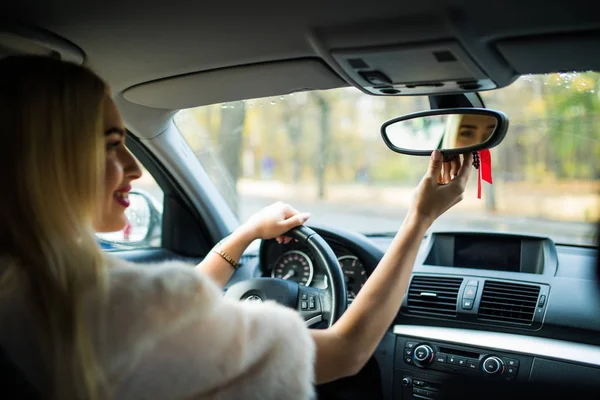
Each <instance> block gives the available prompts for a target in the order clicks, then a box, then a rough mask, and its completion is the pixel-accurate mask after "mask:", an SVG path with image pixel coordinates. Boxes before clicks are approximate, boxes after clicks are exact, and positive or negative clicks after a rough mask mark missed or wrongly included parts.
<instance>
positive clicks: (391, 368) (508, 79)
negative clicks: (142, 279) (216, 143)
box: [0, 0, 600, 400]
mask: <svg viewBox="0 0 600 400" xmlns="http://www.w3.org/2000/svg"><path fill="white" fill-rule="evenodd" d="M0 21H1V22H0V57H5V56H8V55H12V54H41V55H47V56H50V57H55V58H59V59H62V60H67V61H71V62H75V63H78V64H85V65H87V66H90V67H91V68H92V69H93V70H94V71H96V72H97V73H98V74H99V75H100V76H101V77H102V78H103V79H105V80H106V82H108V83H109V84H110V86H111V88H112V91H113V93H112V94H113V97H114V98H115V101H116V103H117V105H118V107H119V109H120V111H121V113H122V115H123V118H124V120H125V123H126V126H127V129H128V137H127V145H128V147H129V148H130V150H131V151H132V153H133V154H134V155H135V157H136V158H137V159H138V160H139V161H140V163H141V164H142V165H143V166H144V168H145V169H146V170H147V172H148V173H149V174H150V175H151V176H152V178H153V179H154V180H155V181H156V184H157V185H158V186H159V187H160V190H161V193H162V196H163V197H162V200H161V201H160V203H161V204H160V206H157V207H156V208H152V220H153V221H155V222H156V221H159V220H160V219H161V220H162V221H161V222H160V223H159V222H156V224H158V225H156V226H154V227H153V228H152V230H153V231H155V230H158V231H160V238H161V239H160V240H159V241H158V242H157V241H156V240H155V241H154V242H153V245H152V246H149V247H145V246H139V247H131V248H120V249H119V248H111V249H109V250H110V251H114V254H116V255H117V256H119V257H123V258H125V259H127V260H131V261H140V262H149V261H152V262H155V261H156V262H158V261H161V260H172V259H181V260H184V261H188V262H190V264H196V263H198V262H200V261H201V260H202V259H203V257H204V256H205V255H206V254H208V252H209V251H210V249H211V248H212V247H213V246H214V245H215V244H216V243H217V242H218V241H219V240H221V239H222V238H223V237H225V236H227V235H228V234H230V233H231V232H232V231H233V230H234V229H235V228H236V227H237V226H238V225H239V222H240V221H239V218H238V215H237V214H236V213H235V212H234V210H232V208H231V207H230V206H229V205H228V203H227V201H226V200H225V198H224V196H223V195H222V191H220V190H218V189H217V188H216V186H215V183H214V179H212V178H211V171H210V170H208V169H207V168H206V165H205V164H203V163H201V162H200V161H199V160H198V158H197V157H195V153H194V151H193V150H192V149H191V147H190V144H189V140H186V139H188V136H186V135H182V133H181V132H180V129H179V127H178V124H176V121H175V119H176V118H177V114H178V112H179V111H180V110H185V109H191V108H196V107H202V106H210V105H220V104H229V103H230V102H237V101H241V100H246V99H258V98H267V97H276V98H278V97H279V96H287V95H289V94H293V93H303V92H311V91H323V90H330V89H335V90H337V89H339V88H348V87H351V88H352V87H353V88H355V89H356V90H358V91H359V92H360V94H361V95H364V96H374V97H381V98H384V97H385V98H391V99H394V98H399V97H404V96H409V97H411V98H415V99H417V98H418V99H421V100H423V103H422V104H423V105H424V106H423V108H422V109H420V110H414V111H426V110H427V109H432V110H442V111H443V110H444V109H461V110H463V112H464V110H465V109H469V108H472V109H475V110H480V109H485V108H486V107H485V101H484V100H485V99H486V97H485V96H486V93H495V91H498V92H499V91H501V90H503V88H507V89H508V88H510V86H511V85H513V84H515V82H516V81H517V80H518V79H519V78H520V77H527V76H529V75H530V74H550V73H564V72H580V71H581V72H585V71H600V52H598V48H599V47H598V44H599V43H600V14H599V13H598V9H597V6H596V5H594V4H592V3H590V2H589V1H584V0H572V1H570V2H558V1H554V0H547V1H543V2H542V1H537V0H520V1H514V0H510V1H502V2H482V1H474V0H425V1H418V2H408V1H389V0H373V1H370V2H367V3H363V2H337V1H313V0H306V1H302V2H274V1H265V2H244V1H237V0H233V1H228V2H221V3H216V2H215V3H211V4H207V3H205V2H191V1H181V0H173V1H168V2H167V1H152V0H151V1H139V0H121V1H118V2H117V1H112V0H105V1H102V2H99V1H88V2H80V1H73V0H61V1H57V0H46V1H38V0H25V1H20V2H9V1H7V2H4V3H2V5H0ZM3 78H6V77H3ZM217 107H218V108H220V106H217ZM261 107H262V104H261ZM266 107H269V106H266ZM498 111H499V112H502V111H503V110H502V109H499V110H498ZM179 115H181V114H179ZM397 116H400V114H398V115H397ZM553 117H556V118H559V119H560V118H561V116H560V115H556V116H553ZM596 121H597V122H599V123H600V120H596ZM384 122H385V121H384V120H381V121H379V123H380V124H383V123H384ZM511 122H512V121H511V119H510V115H509V117H508V122H506V123H505V125H506V126H503V129H504V128H505V132H504V133H503V134H502V135H501V136H502V137H498V138H497V140H495V142H494V143H493V145H494V146H496V148H497V149H500V148H502V146H503V143H501V142H502V139H503V138H504V140H505V141H508V140H509V139H510V138H511V133H513V132H511V128H510V123H511ZM596 132H599V131H596ZM366 134H368V135H371V136H372V137H376V138H377V140H379V141H381V137H380V132H379V131H377V130H375V131H373V132H366ZM516 134H517V133H515V135H516ZM184 136H185V137H184ZM384 136H385V135H384ZM390 140H391V139H390ZM599 140H600V136H598V133H596V137H595V139H594V141H593V142H591V143H593V145H594V146H596V148H597V146H598V143H599V142H598V141H599ZM382 143H383V142H382ZM389 145H390V144H389V143H388V146H389ZM382 146H383V144H382ZM385 150H386V151H389V152H390V154H391V153H392V151H391V150H388V149H385ZM392 150H394V149H392ZM396 150H398V149H396ZM422 150H425V149H422ZM400 152H402V151H401V149H400ZM426 153H427V154H429V153H430V150H429V151H428V152H427V151H426ZM398 157H411V156H408V155H404V156H400V155H398ZM412 157H415V158H418V155H417V156H412ZM586 162H587V164H590V165H596V164H597V163H598V159H597V158H593V157H590V158H588V159H587V160H586ZM275 168H277V167H275ZM422 171H424V170H423V169H422ZM422 171H421V172H422ZM421 172H419V173H421ZM596 179H597V177H596ZM596 187H598V186H596ZM486 194H487V193H486V192H484V197H485V196H486ZM595 201H596V203H595V204H596V207H598V202H597V201H598V198H597V197H595ZM292 204H293V202H292ZM526 206H527V205H526V204H525V205H523V207H526ZM532 206H533V207H535V205H532ZM307 211H310V210H307ZM158 213H160V214H161V217H160V218H158V217H156V216H157V215H158ZM397 222H398V225H399V224H400V223H401V220H398V221H397ZM593 226H595V224H594V225H593ZM558 229H560V228H558ZM290 236H292V237H293V238H295V239H296V240H295V241H292V242H290V243H289V244H286V245H281V244H278V243H277V242H276V241H274V240H265V241H262V242H260V243H254V244H253V245H252V246H251V247H250V248H248V250H247V251H246V253H245V254H244V255H243V257H242V259H241V261H240V265H241V267H240V268H239V269H238V270H237V271H236V273H235V274H234V276H233V277H232V279H231V281H230V282H229V283H228V285H227V286H226V288H225V290H226V293H225V296H229V297H232V298H237V299H239V300H244V299H246V298H247V297H248V296H249V294H251V293H263V294H264V293H267V295H266V297H267V298H268V297H269V296H268V293H270V292H269V291H275V292H277V291H279V290H285V291H286V292H285V294H286V296H288V297H287V300H289V301H288V303H287V305H289V306H290V307H293V308H295V309H298V311H299V312H300V313H301V314H302V316H303V317H304V318H305V320H306V321H307V325H308V326H311V327H313V328H326V327H327V326H331V324H332V323H333V322H335V320H336V319H337V318H339V316H340V315H341V314H342V313H343V312H344V311H345V309H346V308H347V307H349V306H350V305H351V304H352V301H353V300H354V298H355V296H356V294H357V293H358V291H359V290H360V288H361V286H362V284H364V282H365V281H366V280H367V279H368V277H369V275H370V273H372V271H373V270H374V269H375V267H376V266H377V264H378V262H379V261H380V260H381V258H382V257H383V255H384V253H385V251H386V249H387V248H388V246H389V245H390V243H391V241H392V239H393V235H388V234H371V235H367V234H365V232H364V231H361V232H359V231H355V230H352V229H347V227H344V226H336V225H335V224H331V223H321V221H309V222H308V224H307V227H304V228H302V229H298V230H296V231H294V232H291V233H290ZM596 257H597V242H594V241H592V242H590V243H567V242H566V241H561V242H557V241H556V240H554V239H553V237H552V236H551V235H549V234H545V233H544V232H543V231H538V232H537V233H536V234H535V235H533V234H529V233H519V232H516V231H514V232H509V233H507V232H501V231H494V230H493V229H492V230H490V229H487V230H484V229H482V230H478V229H475V228H473V229H451V227H445V228H444V229H443V230H432V231H431V232H429V233H428V235H427V236H426V237H425V238H424V240H423V242H422V245H421V248H420V250H419V253H418V256H417V260H416V262H415V265H414V270H413V274H412V278H411V281H410V284H409V288H408V291H407V293H406V294H405V297H404V301H403V305H402V308H401V309H400V310H399V312H398V315H397V317H396V319H395V321H394V322H393V324H392V325H391V326H390V327H389V330H388V332H387V334H386V335H385V337H384V338H383V340H382V341H381V343H380V344H379V347H378V349H377V350H376V352H375V354H374V355H373V357H372V359H371V360H370V361H369V362H368V363H367V365H366V366H365V367H364V368H363V369H362V370H361V371H360V372H359V373H358V374H356V375H355V376H352V377H348V378H344V379H341V380H339V381H336V382H332V383H329V384H325V385H321V386H319V387H317V392H318V395H319V398H332V399H357V398H369V399H378V398H379V399H406V400H410V399H435V398H437V397H438V395H439V389H440V385H441V383H442V382H443V381H444V380H445V379H447V378H448V377H451V376H461V377H465V378H467V379H468V378H469V377H472V378H473V379H475V378H485V379H489V380H490V381H493V382H495V383H503V382H505V383H506V384H509V383H511V382H518V383H540V384H545V383H548V384H550V383H556V382H563V383H565V384H568V385H572V386H573V387H580V386H586V385H593V386H594V388H595V389H596V390H597V391H599V392H600V285H598V283H597V280H598V277H597V276H596V269H595V267H596ZM290 277H294V279H293V280H294V281H295V282H296V283H298V285H296V286H293V287H292V286H289V285H288V286H281V285H280V286H277V287H275V286H276V285H279V283H277V282H283V281H284V280H287V279H288V278H290ZM274 278H283V279H274ZM273 282H276V283H273ZM286 282H287V281H286ZM277 293H279V292H277ZM0 358H2V363H0V374H2V376H0V381H6V382H13V384H17V382H20V383H19V384H18V386H19V387H21V388H22V390H23V393H25V394H24V395H23V397H22V398H25V396H26V393H27V391H28V390H29V389H28V385H27V382H23V381H21V380H20V379H21V378H20V377H19V374H18V371H15V368H14V366H13V365H11V363H10V360H9V359H8V358H7V357H0ZM467 382H468V380H467ZM1 397H4V395H1Z"/></svg>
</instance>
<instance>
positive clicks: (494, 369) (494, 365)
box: [481, 356, 504, 375]
mask: <svg viewBox="0 0 600 400" xmlns="http://www.w3.org/2000/svg"><path fill="white" fill-rule="evenodd" d="M481 368H482V369H483V372H485V373H486V374H488V375H502V374H503V373H504V361H502V359H501V358H499V357H496V356H490V357H488V358H486V359H484V360H483V363H482V367H481Z"/></svg>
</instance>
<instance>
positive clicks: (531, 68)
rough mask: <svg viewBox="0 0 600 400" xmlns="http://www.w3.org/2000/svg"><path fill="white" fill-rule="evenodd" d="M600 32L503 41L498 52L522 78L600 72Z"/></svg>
mask: <svg viewBox="0 0 600 400" xmlns="http://www.w3.org/2000/svg"><path fill="white" fill-rule="evenodd" d="M599 44H600V32H599V31H594V32H585V33H577V34H563V35H544V36H534V37H523V38H514V39H506V40H501V41H498V42H497V43H496V48H497V49H498V51H499V52H500V53H501V54H502V56H503V57H504V58H505V59H506V60H507V61H508V63H509V64H510V65H511V66H512V67H513V68H514V69H515V71H517V72H518V73H519V74H538V73H547V72H561V71H573V70H577V71H589V70H595V71H600V53H599V52H598V46H599Z"/></svg>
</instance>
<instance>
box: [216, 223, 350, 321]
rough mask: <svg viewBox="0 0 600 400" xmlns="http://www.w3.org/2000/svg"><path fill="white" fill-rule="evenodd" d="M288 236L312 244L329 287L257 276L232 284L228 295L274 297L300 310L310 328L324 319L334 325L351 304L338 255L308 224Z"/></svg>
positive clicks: (253, 298) (256, 299)
mask: <svg viewBox="0 0 600 400" xmlns="http://www.w3.org/2000/svg"><path fill="white" fill-rule="evenodd" d="M285 236H288V237H291V238H292V239H296V240H298V242H300V243H301V244H304V245H306V246H307V247H308V250H309V251H310V252H311V254H312V255H313V257H314V259H315V262H316V263H317V265H318V266H319V267H320V268H321V269H322V270H323V271H324V272H325V275H326V276H327V279H328V282H329V285H328V288H327V289H317V288H312V287H309V286H302V285H299V284H298V283H296V282H292V281H288V280H283V279H279V278H255V279H248V280H246V281H242V282H238V283H236V284H234V285H232V286H230V287H229V289H228V290H227V292H226V293H225V297H228V298H232V299H236V300H240V301H248V302H252V301H254V302H263V301H265V300H274V301H276V302H277V303H279V304H282V305H284V306H287V307H290V308H293V309H296V310H297V311H298V312H299V313H300V315H301V316H302V317H303V318H304V321H305V323H306V326H309V327H310V326H313V325H315V324H317V323H319V322H321V321H326V322H327V326H328V327H329V326H331V325H333V323H334V322H335V321H337V320H338V318H339V317H340V316H341V315H342V314H343V313H344V311H346V305H347V295H346V281H345V279H344V273H343V272H342V269H341V268H340V264H339V263H338V260H337V257H336V256H335V254H334V253H333V250H331V247H329V245H328V244H327V242H326V241H325V240H324V239H323V238H322V237H321V236H320V235H319V234H317V233H316V232H315V231H313V230H312V229H310V228H308V227H306V226H299V227H296V228H294V229H292V230H290V231H289V232H287V233H286V234H285Z"/></svg>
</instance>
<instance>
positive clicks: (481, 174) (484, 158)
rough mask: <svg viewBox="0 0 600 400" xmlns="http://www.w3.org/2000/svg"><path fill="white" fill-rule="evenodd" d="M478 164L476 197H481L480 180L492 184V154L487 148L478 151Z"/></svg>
mask: <svg viewBox="0 0 600 400" xmlns="http://www.w3.org/2000/svg"><path fill="white" fill-rule="evenodd" d="M479 160H480V166H479V169H478V170H477V198H478V199H481V180H482V179H483V180H484V181H486V182H487V183H489V184H490V185H491V184H492V154H491V153H490V151H489V150H488V149H484V150H481V151H479Z"/></svg>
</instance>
